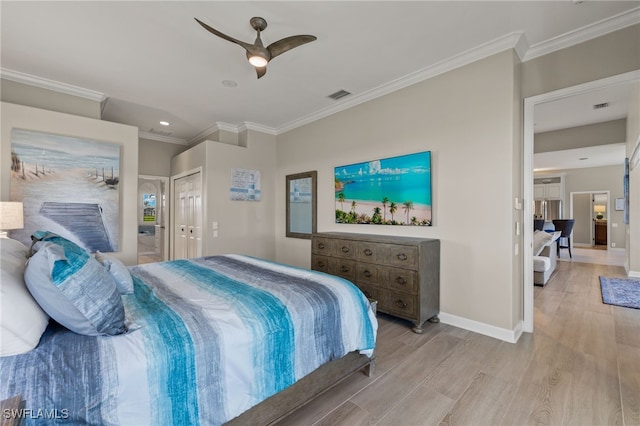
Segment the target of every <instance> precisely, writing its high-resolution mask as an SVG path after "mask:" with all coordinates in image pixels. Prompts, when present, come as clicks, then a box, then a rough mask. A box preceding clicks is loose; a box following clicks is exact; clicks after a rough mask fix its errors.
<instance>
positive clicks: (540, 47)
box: [523, 7, 640, 62]
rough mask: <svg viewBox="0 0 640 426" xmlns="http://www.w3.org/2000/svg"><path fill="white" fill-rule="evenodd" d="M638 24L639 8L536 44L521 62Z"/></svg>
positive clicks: (639, 17) (639, 18) (639, 19)
mask: <svg viewBox="0 0 640 426" xmlns="http://www.w3.org/2000/svg"><path fill="white" fill-rule="evenodd" d="M638 23H640V7H636V8H633V9H631V10H628V11H626V12H623V13H619V14H618V15H614V16H612V17H610V18H605V19H602V20H600V21H598V22H594V23H592V24H589V25H586V26H584V27H582V28H578V29H576V30H573V31H569V32H568V33H564V34H561V35H559V36H557V37H554V38H551V39H549V40H546V41H543V42H541V43H536V44H534V45H533V46H531V48H530V49H529V50H528V51H527V53H526V54H525V56H524V59H523V62H526V61H530V60H531V59H535V58H537V57H539V56H543V55H547V54H549V53H553V52H555V51H557V50H561V49H564V48H567V47H571V46H574V45H576V44H579V43H582V42H585V41H588V40H592V39H594V38H596V37H600V36H603V35H605V34H609V33H612V32H614V31H618V30H621V29H623V28H626V27H630V26H631V25H635V24H638Z"/></svg>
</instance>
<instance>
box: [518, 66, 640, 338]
mask: <svg viewBox="0 0 640 426" xmlns="http://www.w3.org/2000/svg"><path fill="white" fill-rule="evenodd" d="M637 80H640V70H636V71H630V72H627V73H624V74H619V75H615V76H612V77H607V78H603V79H601V80H595V81H590V82H588V83H583V84H579V85H576V86H572V87H567V88H564V89H559V90H555V91H553V92H548V93H543V94H540V95H536V96H531V97H528V98H525V99H524V126H523V131H524V134H523V139H524V141H523V154H524V158H523V167H522V182H523V185H524V188H523V198H524V218H525V221H526V222H525V223H526V224H527V225H526V226H524V247H523V251H522V255H523V256H522V258H523V262H524V265H523V268H522V269H523V273H524V277H523V280H522V281H523V283H524V289H523V295H524V296H523V298H524V305H523V316H524V318H523V327H522V328H523V331H525V332H528V333H533V226H531V225H530V223H529V222H530V219H531V218H533V207H534V206H533V139H534V137H533V136H534V126H533V124H534V108H535V106H536V105H538V104H541V103H545V102H550V101H555V100H558V99H562V98H566V97H569V96H575V95H580V94H582V93H586V92H590V91H592V90H595V89H600V88H603V87H608V86H614V85H619V84H626V83H630V82H633V81H637Z"/></svg>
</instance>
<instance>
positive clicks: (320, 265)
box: [311, 254, 329, 273]
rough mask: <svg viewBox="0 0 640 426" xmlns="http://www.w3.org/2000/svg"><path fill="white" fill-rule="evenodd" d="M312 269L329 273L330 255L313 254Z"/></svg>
mask: <svg viewBox="0 0 640 426" xmlns="http://www.w3.org/2000/svg"><path fill="white" fill-rule="evenodd" d="M311 269H313V270H314V271H320V272H326V273H329V257H328V256H321V255H317V254H312V255H311Z"/></svg>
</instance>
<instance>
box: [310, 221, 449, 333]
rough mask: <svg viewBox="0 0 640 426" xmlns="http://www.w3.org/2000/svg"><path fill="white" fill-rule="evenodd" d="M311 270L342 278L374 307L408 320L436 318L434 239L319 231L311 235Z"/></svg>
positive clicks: (418, 327)
mask: <svg viewBox="0 0 640 426" xmlns="http://www.w3.org/2000/svg"><path fill="white" fill-rule="evenodd" d="M311 244H312V246H311V269H313V270H316V271H322V272H326V273H328V274H332V275H337V276H340V277H342V278H345V279H347V280H349V281H351V282H353V283H354V284H355V285H357V286H358V288H360V290H362V292H363V293H364V294H365V296H367V297H368V298H369V299H373V300H377V301H378V305H377V309H378V311H379V312H384V313H387V314H390V315H393V316H396V317H399V318H404V319H406V320H409V321H411V322H412V323H413V328H412V330H413V331H414V332H416V333H422V326H423V324H424V322H425V321H427V320H430V321H431V322H438V313H439V311H440V240H437V239H431V238H413V237H396V236H387V235H369V234H352V233H342V232H324V233H317V234H313V236H312V238H311Z"/></svg>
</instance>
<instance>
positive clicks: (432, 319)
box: [427, 315, 440, 324]
mask: <svg viewBox="0 0 640 426" xmlns="http://www.w3.org/2000/svg"><path fill="white" fill-rule="evenodd" d="M427 321H429V322H430V323H432V324H437V323H439V322H440V318H438V316H437V315H434V316H432V317H431V318H429V319H428V320H427Z"/></svg>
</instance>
